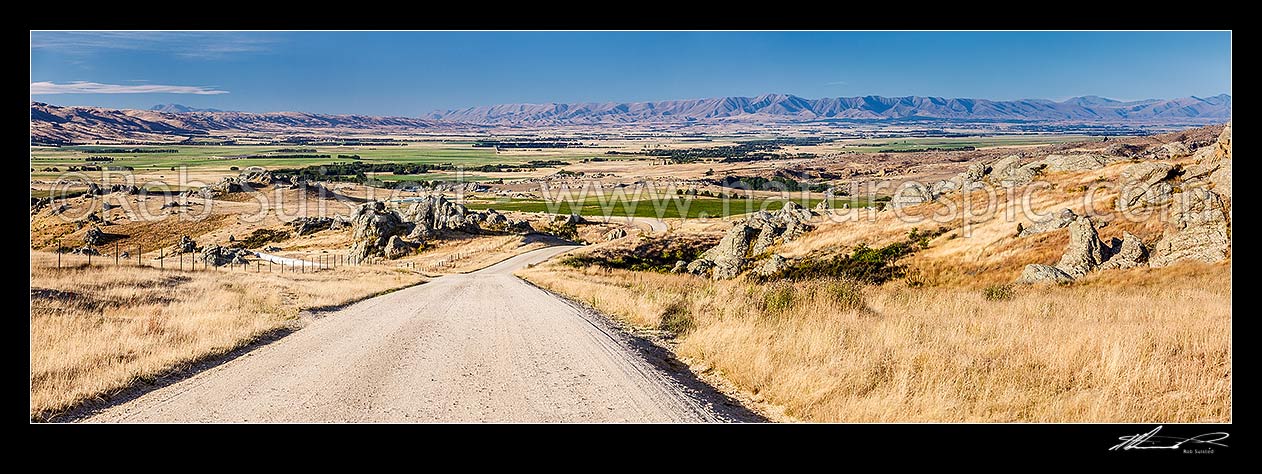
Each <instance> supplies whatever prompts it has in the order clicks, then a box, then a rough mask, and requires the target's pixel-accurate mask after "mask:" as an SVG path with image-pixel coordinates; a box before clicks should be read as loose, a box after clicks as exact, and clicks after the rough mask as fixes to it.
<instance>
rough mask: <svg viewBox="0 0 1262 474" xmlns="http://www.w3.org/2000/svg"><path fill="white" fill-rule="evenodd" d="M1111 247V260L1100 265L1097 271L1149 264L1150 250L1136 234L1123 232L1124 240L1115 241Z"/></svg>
mask: <svg viewBox="0 0 1262 474" xmlns="http://www.w3.org/2000/svg"><path fill="white" fill-rule="evenodd" d="M1113 240H1114V242H1113V244H1112V245H1110V246H1109V247H1110V248H1109V252H1108V253H1109V259H1108V260H1107V261H1105V262H1104V263H1102V264H1100V266H1099V267H1098V268H1097V270H1113V269H1121V270H1124V269H1127V268H1134V267H1138V266H1141V265H1143V264H1145V263H1147V262H1148V248H1147V247H1144V242H1143V241H1141V240H1139V237H1136V236H1135V234H1132V233H1130V232H1123V233H1122V239H1121V240H1118V239H1116V238H1114V239H1113Z"/></svg>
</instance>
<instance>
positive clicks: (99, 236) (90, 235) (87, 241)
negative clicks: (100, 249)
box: [83, 226, 105, 245]
mask: <svg viewBox="0 0 1262 474" xmlns="http://www.w3.org/2000/svg"><path fill="white" fill-rule="evenodd" d="M83 243H84V245H101V244H103V243H105V232H101V228H100V227H97V226H92V228H90V229H88V231H87V232H86V233H84V234H83Z"/></svg>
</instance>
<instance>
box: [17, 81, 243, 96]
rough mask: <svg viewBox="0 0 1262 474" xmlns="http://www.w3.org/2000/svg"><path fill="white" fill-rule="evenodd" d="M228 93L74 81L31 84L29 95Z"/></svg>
mask: <svg viewBox="0 0 1262 474" xmlns="http://www.w3.org/2000/svg"><path fill="white" fill-rule="evenodd" d="M227 93H228V91H225V90H219V89H215V88H213V87H202V86H171V85H164V84H135V85H122V84H102V83H99V82H87V81H75V82H70V83H66V84H58V83H55V82H47V81H42V82H32V83H31V95H41V94H44V95H46V94H195V95H217V94H227Z"/></svg>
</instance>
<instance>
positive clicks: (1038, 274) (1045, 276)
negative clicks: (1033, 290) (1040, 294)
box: [1017, 263, 1074, 285]
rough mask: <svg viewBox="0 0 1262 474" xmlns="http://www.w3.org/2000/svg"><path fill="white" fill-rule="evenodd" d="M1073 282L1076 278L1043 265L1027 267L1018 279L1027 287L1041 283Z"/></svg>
mask: <svg viewBox="0 0 1262 474" xmlns="http://www.w3.org/2000/svg"><path fill="white" fill-rule="evenodd" d="M1071 281H1074V277H1072V276H1070V275H1069V274H1068V273H1065V272H1064V271H1062V270H1061V269H1059V268H1056V267H1053V266H1051V265H1042V264H1038V263H1032V264H1030V265H1026V266H1025V269H1024V270H1021V276H1020V277H1019V278H1017V283H1022V284H1027V285H1032V284H1039V283H1068V282H1071Z"/></svg>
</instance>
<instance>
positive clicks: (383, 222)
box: [347, 201, 410, 261]
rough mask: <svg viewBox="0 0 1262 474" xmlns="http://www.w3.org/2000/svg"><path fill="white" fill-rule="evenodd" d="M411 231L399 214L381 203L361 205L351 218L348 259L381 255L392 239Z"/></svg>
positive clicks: (356, 259) (361, 258)
mask: <svg viewBox="0 0 1262 474" xmlns="http://www.w3.org/2000/svg"><path fill="white" fill-rule="evenodd" d="M408 230H410V228H409V226H407V225H406V224H405V223H404V221H403V219H402V218H400V217H399V214H397V213H395V212H394V211H392V210H389V209H386V206H385V204H384V203H382V202H381V201H372V202H367V203H364V204H361V205H360V206H359V207H358V208H356V209H355V213H354V214H353V215H352V216H351V241H352V243H351V249H350V252H349V253H348V254H347V256H348V258H350V259H352V260H355V261H359V260H363V259H364V258H366V257H369V256H373V255H377V256H379V255H381V254H382V251H383V249H384V248H385V246H386V243H387V242H389V240H390V237H392V236H395V235H400V234H403V233H406V232H407V231H408Z"/></svg>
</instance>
